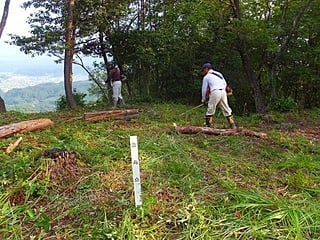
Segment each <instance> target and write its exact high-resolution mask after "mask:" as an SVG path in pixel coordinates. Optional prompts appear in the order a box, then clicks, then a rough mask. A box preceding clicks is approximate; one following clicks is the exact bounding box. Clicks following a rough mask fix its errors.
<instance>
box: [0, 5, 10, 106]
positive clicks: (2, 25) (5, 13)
mask: <svg viewBox="0 0 320 240" xmlns="http://www.w3.org/2000/svg"><path fill="white" fill-rule="evenodd" d="M9 6H10V0H6V1H5V3H4V7H3V13H2V18H1V22H0V39H1V36H2V33H3V30H4V28H5V26H6V23H7V18H8V15H9ZM0 112H6V105H5V102H4V100H3V98H2V97H1V96H0Z"/></svg>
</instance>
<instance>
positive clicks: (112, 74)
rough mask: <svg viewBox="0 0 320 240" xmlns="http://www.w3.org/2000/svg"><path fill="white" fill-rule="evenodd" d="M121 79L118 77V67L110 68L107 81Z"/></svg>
mask: <svg viewBox="0 0 320 240" xmlns="http://www.w3.org/2000/svg"><path fill="white" fill-rule="evenodd" d="M119 80H121V77H120V70H119V69H118V68H112V69H110V71H109V73H108V79H107V82H110V81H111V82H114V81H119Z"/></svg>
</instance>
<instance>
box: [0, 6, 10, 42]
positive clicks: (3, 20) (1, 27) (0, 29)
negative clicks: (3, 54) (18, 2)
mask: <svg viewBox="0 0 320 240" xmlns="http://www.w3.org/2000/svg"><path fill="white" fill-rule="evenodd" d="M9 6H10V0H6V1H5V3H4V8H3V12H2V18H1V22H0V38H1V36H2V33H3V30H4V27H5V26H6V23H7V19H8V15H9Z"/></svg>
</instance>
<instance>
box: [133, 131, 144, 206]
mask: <svg viewBox="0 0 320 240" xmlns="http://www.w3.org/2000/svg"><path fill="white" fill-rule="evenodd" d="M130 149H131V163H132V173H133V187H134V200H135V205H136V207H137V206H141V205H142V199H141V179H140V163H139V154H138V140H137V136H130Z"/></svg>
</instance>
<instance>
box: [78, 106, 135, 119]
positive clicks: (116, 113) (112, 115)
mask: <svg viewBox="0 0 320 240" xmlns="http://www.w3.org/2000/svg"><path fill="white" fill-rule="evenodd" d="M138 116H139V110H138V109H125V110H111V111H102V112H90V113H85V114H84V117H83V118H84V120H86V121H100V120H105V119H117V120H124V119H131V118H135V117H138Z"/></svg>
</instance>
